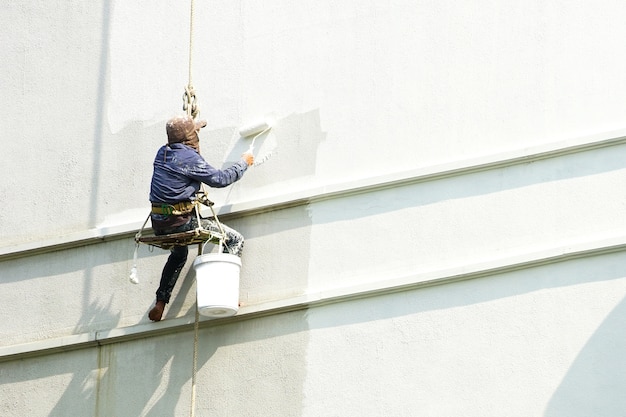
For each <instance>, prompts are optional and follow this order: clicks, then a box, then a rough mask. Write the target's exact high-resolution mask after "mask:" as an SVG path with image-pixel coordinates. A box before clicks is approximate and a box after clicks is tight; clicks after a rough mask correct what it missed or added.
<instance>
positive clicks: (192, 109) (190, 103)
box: [183, 84, 200, 119]
mask: <svg viewBox="0 0 626 417" xmlns="http://www.w3.org/2000/svg"><path fill="white" fill-rule="evenodd" d="M183 110H184V111H186V112H187V115H188V116H191V117H192V118H194V119H195V118H197V117H198V115H199V114H200V109H199V108H198V99H197V98H196V92H195V91H194V89H193V86H192V85H191V84H189V85H188V86H186V87H185V92H184V93H183Z"/></svg>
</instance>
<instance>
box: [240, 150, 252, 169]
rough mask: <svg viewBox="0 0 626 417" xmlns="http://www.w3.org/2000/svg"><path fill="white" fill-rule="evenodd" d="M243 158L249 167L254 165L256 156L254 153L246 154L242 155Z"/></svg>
mask: <svg viewBox="0 0 626 417" xmlns="http://www.w3.org/2000/svg"><path fill="white" fill-rule="evenodd" d="M241 157H242V158H243V160H244V161H246V164H248V166H250V165H252V164H254V155H252V153H250V152H246V153H244V154H243V155H241Z"/></svg>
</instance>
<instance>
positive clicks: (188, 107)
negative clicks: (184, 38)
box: [183, 0, 200, 119]
mask: <svg viewBox="0 0 626 417" xmlns="http://www.w3.org/2000/svg"><path fill="white" fill-rule="evenodd" d="M193 13H194V0H191V11H190V16H189V83H188V84H187V87H185V93H184V94H183V110H185V111H186V112H187V115H188V116H191V117H193V118H194V119H195V118H196V117H198V115H199V114H200V109H199V108H198V100H197V99H196V92H195V91H194V89H193V83H192V78H191V69H192V68H193Z"/></svg>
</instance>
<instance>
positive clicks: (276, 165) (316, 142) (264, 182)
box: [216, 110, 326, 209]
mask: <svg viewBox="0 0 626 417" xmlns="http://www.w3.org/2000/svg"><path fill="white" fill-rule="evenodd" d="M325 139H326V133H324V132H322V128H321V121H320V113H319V110H311V111H309V112H306V113H296V114H291V115H289V116H286V117H284V118H282V119H279V120H277V121H276V122H275V123H274V126H273V127H272V129H271V130H270V131H269V132H268V133H267V134H263V135H261V136H259V137H258V138H257V139H256V141H255V144H254V149H255V150H254V154H255V160H256V161H255V166H254V167H252V168H251V169H250V171H249V172H248V173H246V175H245V176H244V180H243V182H245V184H246V185H245V187H246V188H248V189H254V188H256V187H265V186H276V187H278V186H280V184H281V183H286V182H289V181H293V180H301V179H303V178H309V177H311V178H312V177H313V176H315V174H316V168H317V153H318V148H319V146H320V144H321V143H322V142H323V141H324V140H325ZM252 140H253V137H250V138H238V140H237V141H236V143H235V145H234V147H233V148H232V149H231V150H230V151H229V152H228V155H227V157H226V161H227V162H225V163H224V167H225V166H229V165H230V164H232V163H233V162H234V161H237V160H239V157H240V156H241V154H242V153H243V152H245V151H246V150H248V147H249V146H250V145H251V143H252ZM240 187H241V184H240V183H235V184H233V185H232V186H230V187H229V188H228V194H227V196H226V197H225V198H219V199H217V200H216V203H218V205H220V206H221V207H223V209H228V208H229V205H228V203H229V200H230V199H231V198H230V197H231V196H234V197H235V198H236V199H238V198H237V192H238V190H239V188H240Z"/></svg>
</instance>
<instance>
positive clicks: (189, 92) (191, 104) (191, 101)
mask: <svg viewBox="0 0 626 417" xmlns="http://www.w3.org/2000/svg"><path fill="white" fill-rule="evenodd" d="M193 9H194V0H191V10H190V13H189V85H188V86H187V88H186V89H185V93H186V96H187V99H188V103H187V109H185V110H187V114H189V115H193V114H194V113H196V115H197V108H195V93H194V92H193V84H192V78H191V68H192V63H193V12H194V10H193ZM194 117H195V116H194ZM196 210H198V208H197V207H196ZM200 250H201V248H200V247H198V252H200ZM196 291H197V290H196ZM196 299H197V295H196ZM199 320H200V313H199V312H198V302H197V301H196V318H195V322H194V325H193V371H192V374H191V413H190V416H191V417H194V416H195V415H196V374H197V372H198V322H199Z"/></svg>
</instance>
